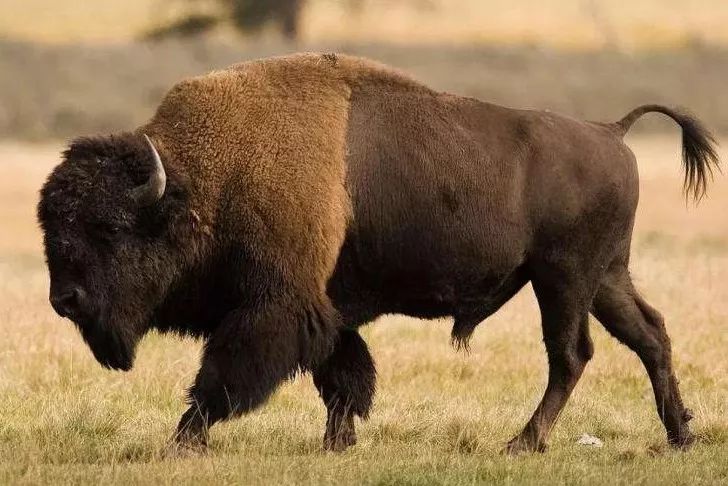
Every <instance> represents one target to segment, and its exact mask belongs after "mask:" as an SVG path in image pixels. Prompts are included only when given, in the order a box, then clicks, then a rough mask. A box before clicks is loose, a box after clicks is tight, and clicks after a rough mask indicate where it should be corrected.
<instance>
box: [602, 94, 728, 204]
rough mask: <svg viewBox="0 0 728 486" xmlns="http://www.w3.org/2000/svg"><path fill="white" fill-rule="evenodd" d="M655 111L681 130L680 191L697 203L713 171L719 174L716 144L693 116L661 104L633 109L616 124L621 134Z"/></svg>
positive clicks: (703, 193)
mask: <svg viewBox="0 0 728 486" xmlns="http://www.w3.org/2000/svg"><path fill="white" fill-rule="evenodd" d="M650 112H657V113H662V114H664V115H667V116H669V117H670V118H672V119H673V120H675V122H677V124H678V125H680V128H682V161H683V169H684V171H685V180H684V183H683V190H684V192H685V195H686V197H689V196H690V195H692V196H693V199H695V201H699V200H700V199H702V197H703V196H704V195H705V191H706V189H707V186H708V178H710V179H711V180H712V178H713V168H715V169H717V170H718V171H720V165H719V162H718V153H717V150H716V146H717V143H716V141H715V138H714V137H713V135H712V134H711V133H710V131H709V130H708V129H707V128H706V127H705V126H704V125H703V124H702V123H701V122H700V121H699V120H698V119H697V118H695V117H694V116H692V115H691V114H689V113H687V112H685V111H683V110H680V109H672V108H667V107H664V106H661V105H643V106H640V107H638V108H635V109H634V110H632V111H631V112H629V113H628V114H627V116H625V117H624V118H622V119H621V120H620V121H618V122H617V123H616V125H617V128H618V129H620V130H621V132H622V135H625V134H626V133H627V131H628V130H629V129H630V128H631V127H632V125H633V124H634V122H636V121H637V119H638V118H639V117H641V116H642V115H644V114H645V113H650Z"/></svg>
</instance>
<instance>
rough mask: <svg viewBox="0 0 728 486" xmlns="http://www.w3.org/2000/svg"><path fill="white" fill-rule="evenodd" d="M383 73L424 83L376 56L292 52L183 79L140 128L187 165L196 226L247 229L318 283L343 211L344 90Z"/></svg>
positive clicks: (406, 82) (388, 79) (267, 250)
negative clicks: (219, 204)
mask: <svg viewBox="0 0 728 486" xmlns="http://www.w3.org/2000/svg"><path fill="white" fill-rule="evenodd" d="M382 83H386V84H387V85H389V86H390V87H392V86H397V87H401V89H402V90H408V91H409V90H412V91H423V92H425V91H429V90H428V88H426V87H424V86H422V85H420V84H418V83H416V82H415V81H413V80H411V79H409V78H408V77H406V76H404V75H402V74H399V73H397V72H396V71H394V70H392V69H390V68H387V67H386V66H383V65H380V64H378V63H375V62H372V61H368V60H364V59H360V58H355V57H349V56H339V55H329V54H325V55H319V54H297V55H292V56H287V57H281V58H271V59H263V60H256V61H251V62H245V63H241V64H236V65H234V66H231V67H230V68H228V69H225V70H220V71H215V72H212V73H210V74H206V75H204V76H199V77H196V78H191V79H187V80H184V81H182V82H180V83H178V84H177V85H176V86H175V87H174V88H172V90H170V92H169V93H168V94H167V96H166V97H165V99H164V101H163V102H162V103H161V105H160V106H159V108H158V110H157V113H156V115H155V116H154V117H153V119H152V120H151V121H150V122H149V123H148V124H147V125H146V126H144V127H141V128H140V129H139V130H138V131H139V132H140V133H146V134H147V135H149V136H150V137H152V139H153V140H154V143H155V144H156V145H157V147H158V149H159V151H160V152H161V153H162V158H163V160H164V161H165V164H172V165H174V164H182V165H183V166H184V168H183V170H181V171H180V172H183V173H185V174H187V176H188V177H189V179H190V182H191V193H192V200H193V201H192V207H194V208H195V211H196V213H197V215H198V216H199V217H200V218H201V220H202V221H201V222H202V224H203V225H205V226H209V227H212V228H213V229H215V228H217V229H222V228H224V231H221V232H218V233H217V234H241V232H242V233H244V234H246V235H250V238H249V240H250V241H256V243H257V244H256V247H255V248H251V250H252V251H255V252H256V253H258V252H260V253H262V254H260V255H258V256H259V257H261V258H263V259H264V260H265V262H266V263H269V264H272V265H275V267H276V268H277V269H278V270H279V271H282V272H284V274H286V275H287V276H288V277H291V278H293V279H296V278H297V277H298V276H302V277H305V278H306V279H307V281H308V282H313V283H315V285H316V289H315V290H317V291H321V292H324V291H325V286H326V282H327V280H328V279H329V277H330V276H331V273H332V272H333V269H334V266H335V264H336V260H337V257H338V254H339V249H340V247H341V244H342V242H343V240H344V233H345V230H346V222H347V219H348V217H349V215H350V203H349V199H348V196H347V194H346V189H345V187H344V179H345V173H346V168H345V150H346V147H345V138H346V128H347V115H348V111H349V98H350V96H351V93H352V91H353V90H356V89H358V88H360V87H362V86H369V87H372V86H376V85H377V84H382ZM241 176H243V177H241ZM209 201H224V202H226V203H227V205H226V206H225V207H224V208H223V207H216V206H211V205H210V204H208V202H209ZM298 283H302V282H298ZM311 290H314V289H311Z"/></svg>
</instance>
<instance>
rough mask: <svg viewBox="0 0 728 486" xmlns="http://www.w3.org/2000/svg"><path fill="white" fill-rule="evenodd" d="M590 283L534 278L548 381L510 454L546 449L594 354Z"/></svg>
mask: <svg viewBox="0 0 728 486" xmlns="http://www.w3.org/2000/svg"><path fill="white" fill-rule="evenodd" d="M589 287H590V286H589V285H588V283H587V282H585V281H582V280H581V279H575V280H573V281H571V283H569V284H566V285H564V284H563V282H562V284H554V283H552V282H549V283H548V284H547V283H539V282H537V281H535V280H534V291H535V292H536V297H537V298H538V302H539V307H540V308H541V318H542V326H543V339H544V344H545V345H546V353H547V355H548V365H549V375H548V383H547V385H546V391H545V392H544V395H543V398H542V400H541V403H540V404H539V405H538V407H537V408H536V411H535V412H534V413H533V416H532V417H531V419H530V420H529V421H528V423H527V424H526V427H525V428H524V429H523V431H522V432H521V433H520V434H519V435H518V436H516V437H514V438H513V439H512V440H511V441H510V442H509V443H508V447H507V448H506V452H508V453H510V454H517V453H520V452H531V451H539V452H543V451H545V450H546V440H547V438H548V435H549V433H550V432H551V428H552V427H553V425H554V423H555V422H556V419H557V418H558V416H559V414H560V413H561V410H562V409H563V408H564V405H566V402H567V400H568V399H569V396H570V395H571V392H572V390H573V389H574V387H575V386H576V383H577V381H578V380H579V378H580V377H581V374H582V372H583V371H584V368H585V367H586V364H587V362H588V361H589V360H590V359H591V357H592V355H593V354H594V348H593V345H592V341H591V338H590V337H589V319H588V316H589V314H588V309H589V301H590V298H591V295H590V292H589V291H588V289H589Z"/></svg>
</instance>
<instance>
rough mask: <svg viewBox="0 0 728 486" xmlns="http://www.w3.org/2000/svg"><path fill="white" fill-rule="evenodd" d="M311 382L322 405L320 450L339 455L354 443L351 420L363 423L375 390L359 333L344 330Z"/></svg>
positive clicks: (371, 365) (368, 357)
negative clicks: (324, 419)
mask: <svg viewBox="0 0 728 486" xmlns="http://www.w3.org/2000/svg"><path fill="white" fill-rule="evenodd" d="M313 381H314V384H315V385H316V388H318V391H319V394H320V395H321V399H322V400H323V401H324V404H325V405H326V412H327V417H326V432H325V434H324V448H325V449H327V450H333V451H343V450H344V449H346V448H347V447H349V446H352V445H354V444H355V443H356V431H355V429H354V416H355V415H357V416H359V417H360V418H362V419H366V418H367V416H368V415H369V409H370V408H371V405H372V397H373V396H374V390H375V386H376V371H375V368H374V361H373V360H372V357H371V355H370V354H369V350H368V349H367V345H366V343H365V342H364V340H363V339H362V338H361V336H360V335H359V333H358V332H357V331H355V330H353V329H344V330H342V331H341V332H340V333H339V338H338V341H337V343H336V345H335V346H334V351H333V353H331V355H330V356H329V357H328V358H327V359H326V360H325V361H324V362H323V363H322V364H321V366H319V367H317V368H316V369H314V372H313Z"/></svg>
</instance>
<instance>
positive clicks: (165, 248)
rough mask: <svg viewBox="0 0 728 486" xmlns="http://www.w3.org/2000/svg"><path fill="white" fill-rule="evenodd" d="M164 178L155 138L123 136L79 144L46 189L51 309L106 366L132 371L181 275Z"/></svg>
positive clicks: (171, 198) (176, 191) (42, 211)
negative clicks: (170, 289)
mask: <svg viewBox="0 0 728 486" xmlns="http://www.w3.org/2000/svg"><path fill="white" fill-rule="evenodd" d="M166 180H167V177H166V172H165V170H164V167H163V166H162V162H161V158H160V157H159V154H158V153H157V151H156V149H155V148H154V146H153V145H152V143H151V141H150V140H149V139H147V138H146V137H145V136H138V135H133V134H125V135H121V136H116V137H108V138H98V139H80V140H77V141H75V142H73V143H72V144H71V146H70V148H69V149H68V150H67V151H66V152H64V160H63V162H62V163H61V164H60V165H59V166H58V167H56V168H55V170H54V171H53V172H52V173H51V175H50V176H49V178H48V180H47V182H46V184H45V185H44V187H43V189H42V190H41V198H40V202H39V205H38V219H39V222H40V225H41V228H42V230H43V233H44V245H45V254H46V261H47V263H48V269H49V271H50V302H51V305H52V306H53V309H54V310H55V311H56V312H57V313H58V314H59V315H60V316H62V317H67V318H69V319H70V320H72V321H73V322H74V323H75V324H76V326H77V327H78V329H79V330H80V332H81V334H82V336H83V338H84V340H85V341H86V343H87V344H88V345H89V347H90V348H91V351H92V352H93V354H94V356H95V357H96V359H97V360H98V361H99V362H100V363H101V364H102V365H104V366H106V367H109V368H113V369H121V370H129V369H130V368H131V366H132V364H133V360H134V351H135V348H136V344H137V342H138V341H139V339H140V338H141V337H142V335H143V334H144V332H146V330H147V329H149V325H150V320H151V319H152V316H153V312H154V309H155V307H156V306H158V305H159V304H160V303H161V301H162V300H163V298H164V296H165V294H166V292H167V290H168V287H169V285H170V284H171V282H172V280H173V279H174V278H175V272H176V267H177V264H176V260H175V257H174V254H173V253H174V252H173V251H172V249H173V247H174V245H173V243H172V242H171V241H170V240H171V235H170V229H169V227H170V224H171V223H170V219H171V216H170V214H171V213H172V212H173V206H174V205H175V202H176V203H177V204H178V203H179V200H180V188H179V186H178V185H174V184H167V181H166ZM170 193H173V194H171V195H170ZM166 199H168V200H166Z"/></svg>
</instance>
